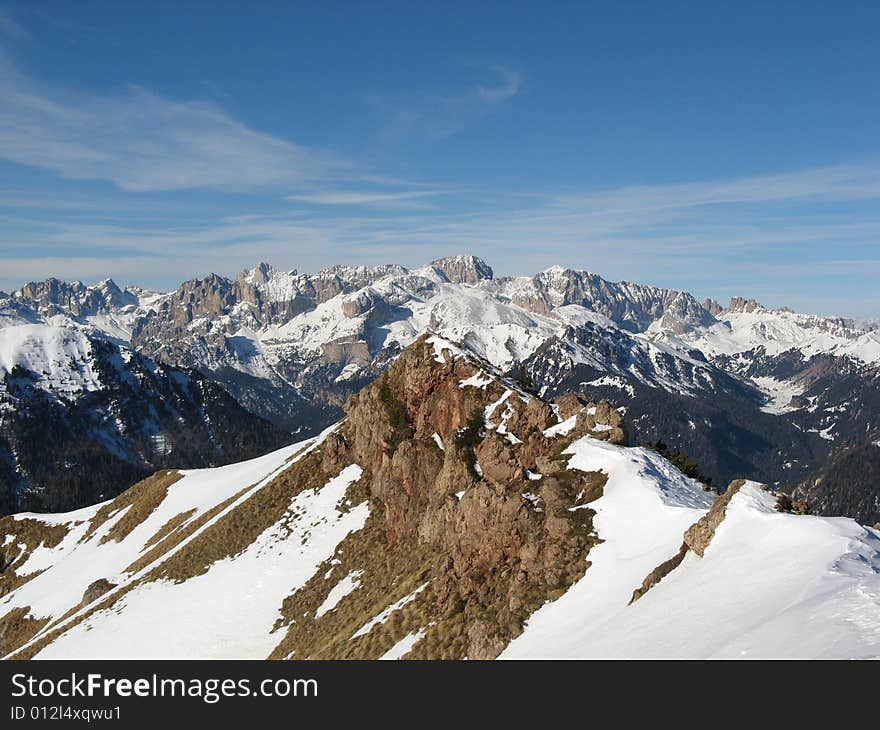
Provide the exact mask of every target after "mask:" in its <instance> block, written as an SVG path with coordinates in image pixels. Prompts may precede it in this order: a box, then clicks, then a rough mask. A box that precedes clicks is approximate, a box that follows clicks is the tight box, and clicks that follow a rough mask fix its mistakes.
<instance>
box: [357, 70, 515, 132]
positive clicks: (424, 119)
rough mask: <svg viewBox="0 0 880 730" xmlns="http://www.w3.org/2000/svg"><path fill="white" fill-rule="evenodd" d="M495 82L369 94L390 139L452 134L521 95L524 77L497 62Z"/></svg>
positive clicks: (493, 79) (374, 109)
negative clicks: (435, 90) (440, 90)
mask: <svg viewBox="0 0 880 730" xmlns="http://www.w3.org/2000/svg"><path fill="white" fill-rule="evenodd" d="M490 71H491V74H492V82H491V83H482V84H475V85H471V86H470V87H469V88H467V89H464V90H461V91H458V92H448V93H428V94H403V95H386V94H372V95H368V96H367V97H366V98H367V102H368V103H369V105H370V107H371V108H372V109H373V112H374V114H375V115H376V117H377V118H378V119H379V120H380V125H381V126H382V128H383V130H382V134H383V136H384V137H385V139H386V140H391V141H396V140H399V139H401V138H405V137H411V136H425V137H429V138H443V137H450V136H452V135H453V134H455V133H456V132H459V131H461V130H462V129H464V128H465V127H466V126H467V125H468V124H471V123H473V122H475V121H477V120H479V119H481V118H482V117H484V116H486V115H487V114H489V113H491V112H493V111H494V110H495V109H497V108H498V107H499V106H500V105H501V104H503V103H504V102H506V101H507V100H509V99H512V98H513V97H515V96H517V95H518V94H519V93H520V90H521V88H522V77H521V76H520V74H519V73H518V72H516V71H513V70H511V69H509V68H506V67H504V66H493V67H492V68H491V69H490Z"/></svg>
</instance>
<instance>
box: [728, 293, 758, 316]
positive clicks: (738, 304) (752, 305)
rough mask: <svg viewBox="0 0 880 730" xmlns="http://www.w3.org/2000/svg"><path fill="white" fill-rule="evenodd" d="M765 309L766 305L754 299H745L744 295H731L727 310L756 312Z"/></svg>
mask: <svg viewBox="0 0 880 730" xmlns="http://www.w3.org/2000/svg"><path fill="white" fill-rule="evenodd" d="M759 309H764V306H763V305H762V304H761V303H760V302H758V301H756V300H754V299H743V298H742V297H731V298H730V304H728V305H727V309H726V310H725V311H727V312H745V313H747V314H748V313H751V312H756V311H758V310H759Z"/></svg>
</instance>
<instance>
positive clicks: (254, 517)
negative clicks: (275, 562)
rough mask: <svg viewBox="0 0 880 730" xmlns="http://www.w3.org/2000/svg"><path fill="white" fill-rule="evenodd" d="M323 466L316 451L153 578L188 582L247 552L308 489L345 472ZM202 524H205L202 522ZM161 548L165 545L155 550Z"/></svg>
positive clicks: (189, 545) (196, 540)
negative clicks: (215, 564) (332, 470)
mask: <svg viewBox="0 0 880 730" xmlns="http://www.w3.org/2000/svg"><path fill="white" fill-rule="evenodd" d="M321 462H322V459H321V451H320V450H315V451H312V452H311V453H309V454H307V455H306V456H304V457H302V458H301V459H300V460H299V461H297V462H294V463H293V464H291V466H289V467H288V468H287V469H285V470H284V471H283V472H281V473H280V474H278V475H277V476H276V477H275V478H274V479H272V481H270V482H269V483H268V484H266V485H265V486H263V487H260V489H258V490H257V491H256V492H254V493H253V494H252V495H251V496H250V497H248V498H247V499H246V500H245V501H244V502H242V503H241V504H240V505H238V506H236V507H235V508H234V509H232V510H231V511H230V512H228V513H227V514H225V515H223V516H222V517H221V518H220V519H219V520H217V522H216V523H215V524H214V525H212V526H211V528H210V529H209V530H205V531H204V532H202V533H201V534H199V535H198V536H196V537H195V538H194V539H193V540H191V541H190V542H189V543H187V544H186V545H185V546H184V547H183V548H182V549H180V550H178V551H177V552H176V553H175V554H174V555H172V556H171V557H170V558H168V560H166V561H164V562H163V563H162V564H161V565H159V566H157V568H156V569H155V570H153V571H152V572H151V573H150V575H149V578H150V579H153V580H156V579H161V578H167V579H169V580H174V581H184V580H187V579H188V578H192V577H194V576H197V575H202V574H203V573H206V572H207V571H208V568H209V567H210V566H211V565H212V564H213V563H215V562H217V561H218V560H223V559H224V558H230V557H233V556H235V555H238V554H239V553H241V552H242V551H244V550H245V549H246V548H247V547H248V546H249V545H251V544H252V543H253V542H254V540H256V538H257V537H258V536H259V535H260V533H262V532H263V531H264V530H266V529H267V528H268V527H270V526H272V525H274V524H275V523H277V522H278V521H279V520H281V519H282V518H283V517H284V515H285V513H286V512H287V510H288V508H289V507H290V502H291V499H293V497H295V496H296V495H297V494H299V493H300V492H303V491H305V490H307V489H320V488H321V487H323V486H324V485H325V484H326V483H327V481H328V480H329V478H330V476H336V474H338V473H339V472H340V471H342V468H343V467H342V466H340V467H339V468H338V469H337V471H336V474H333V475H328V474H326V473H325V472H324V471H323V469H322V466H321ZM198 522H204V520H201V519H200V520H198ZM191 527H192V529H190V528H191ZM195 529H197V528H195V527H193V525H192V524H190V525H187V526H186V527H185V528H184V529H183V530H179V531H178V533H175V534H173V535H172V536H171V537H172V538H177V537H178V534H179V533H183V532H186V533H189V534H191V533H192V532H193V531H194V530H195ZM167 539H168V538H166V540H167ZM180 539H182V537H181V538H180ZM178 541H179V540H178ZM159 547H162V544H160V545H159V546H157V548H154V550H155V549H158V548H159Z"/></svg>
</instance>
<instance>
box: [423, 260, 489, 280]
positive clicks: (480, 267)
mask: <svg viewBox="0 0 880 730" xmlns="http://www.w3.org/2000/svg"><path fill="white" fill-rule="evenodd" d="M429 266H431V267H432V268H434V269H435V270H437V271H438V272H440V273H442V274H443V276H444V277H446V280H447V281H449V282H450V283H452V284H477V283H479V282H481V281H485V280H489V279H492V276H493V272H492V267H491V266H489V264H487V263H486V262H485V261H483V259H481V258H479V257H478V256H473V255H471V254H465V255H459V256H447V257H445V258H440V259H436V260H434V261H432V262H431V263H430V264H429Z"/></svg>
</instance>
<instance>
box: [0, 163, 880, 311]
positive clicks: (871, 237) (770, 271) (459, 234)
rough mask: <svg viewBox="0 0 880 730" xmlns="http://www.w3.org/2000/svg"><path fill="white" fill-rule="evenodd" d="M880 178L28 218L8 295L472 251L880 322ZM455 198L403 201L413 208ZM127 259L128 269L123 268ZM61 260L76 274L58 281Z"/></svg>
mask: <svg viewBox="0 0 880 730" xmlns="http://www.w3.org/2000/svg"><path fill="white" fill-rule="evenodd" d="M878 180H880V164H871V163H866V164H863V165H850V166H835V167H817V168H810V169H806V170H803V171H801V172H786V173H780V174H774V175H761V176H751V177H742V178H734V179H729V180H720V181H719V180H714V181H707V182H692V183H686V184H670V185H651V186H638V187H623V188H618V189H614V190H599V191H584V192H580V193H565V194H549V193H540V192H538V193H535V194H534V195H530V196H522V195H511V196H504V195H503V194H499V193H496V194H495V196H494V198H493V201H492V203H493V204H492V205H491V206H477V207H476V208H471V209H469V210H462V209H457V208H456V207H455V206H454V205H451V204H450V205H444V206H443V207H436V208H430V209H422V210H420V209H413V210H405V211H397V210H395V211H388V210H383V209H382V207H381V205H378V201H379V200H380V199H381V198H383V197H386V196H384V195H382V194H379V193H372V192H369V191H368V190H348V191H345V192H343V191H330V192H327V191H324V192H314V193H308V194H303V195H296V196H293V197H294V198H297V199H299V198H307V199H308V200H310V201H311V202H312V203H313V205H310V206H297V207H296V208H295V209H285V208H284V206H283V201H281V202H280V203H279V207H277V208H275V209H274V210H273V211H271V212H262V213H261V212H254V211H253V210H248V209H247V208H246V206H247V205H248V203H247V202H246V201H242V202H240V203H239V205H240V206H241V207H240V208H239V210H237V211H232V210H224V211H223V213H222V215H221V214H219V213H218V214H216V215H211V214H207V215H200V216H193V217H191V218H188V219H180V220H177V221H174V220H153V219H152V218H144V220H147V221H148V222H147V223H141V224H140V225H133V224H132V223H131V222H130V219H129V218H127V217H126V216H125V215H120V217H119V218H118V219H117V220H113V219H112V218H111V219H108V218H106V217H105V216H101V217H98V216H97V215H96V216H95V217H94V218H93V219H86V218H84V217H83V218H80V219H79V220H72V219H71V218H70V217H69V216H66V214H65V213H64V211H60V212H58V213H57V215H56V219H55V220H54V221H53V220H47V216H48V215H49V214H48V213H47V212H46V211H42V212H41V215H40V216H39V217H37V215H36V214H35V213H29V212H28V209H27V208H24V209H20V210H19V212H18V213H17V214H16V215H15V216H7V217H6V218H4V219H3V221H2V225H0V250H4V251H6V252H9V253H10V255H9V256H7V257H6V258H5V260H4V269H5V270H4V275H3V276H2V277H0V288H3V287H11V286H13V285H14V286H18V285H20V283H22V282H23V281H24V280H25V279H28V278H42V277H45V276H46V275H48V274H50V273H54V274H56V275H63V276H71V275H80V276H84V277H86V278H102V277H103V276H106V275H108V274H109V275H113V276H118V277H121V278H122V280H123V281H133V282H141V283H146V284H153V285H156V284H159V285H163V286H170V285H173V284H176V283H177V281H176V280H177V279H179V278H184V277H187V276H192V275H200V274H205V273H207V272H208V271H209V270H215V271H218V272H220V273H232V272H234V271H236V270H238V269H240V268H243V267H245V266H252V265H254V263H255V262H256V261H258V260H269V261H271V262H273V263H275V264H276V265H278V266H281V267H286V268H292V267H297V268H300V269H301V270H303V269H305V270H315V269H317V268H320V267H322V266H326V265H329V264H332V263H341V262H345V263H370V262H373V263H375V262H377V261H394V262H397V263H403V264H404V265H418V264H421V263H424V262H426V261H428V260H430V259H432V258H435V257H436V256H439V255H445V254H448V253H457V252H461V251H471V252H474V253H477V254H479V255H482V256H484V257H485V258H487V259H488V260H489V262H490V263H492V264H493V265H494V266H495V267H496V270H497V271H498V273H499V274H502V273H507V274H521V273H528V272H534V271H537V270H540V269H543V268H546V267H547V266H549V265H550V264H553V263H560V264H563V265H566V266H571V267H574V268H585V269H590V270H593V271H597V272H599V273H601V274H603V275H605V276H608V277H610V278H625V279H629V280H636V281H639V280H641V281H645V282H650V283H655V284H663V285H667V286H674V287H678V288H686V289H690V290H692V291H695V293H697V294H700V295H709V296H715V297H717V298H719V299H723V298H724V297H726V296H730V295H732V294H748V295H752V296H757V297H759V298H761V297H764V296H765V294H766V293H767V292H770V293H771V294H774V293H775V295H776V296H778V298H779V300H778V301H774V300H772V299H771V300H768V301H767V302H766V303H768V304H771V305H782V304H788V305H790V306H794V307H799V308H801V309H803V310H805V311H822V310H823V309H824V310H825V313H833V312H835V311H837V312H838V313H840V312H841V311H842V313H845V314H865V315H873V316H876V313H877V312H876V301H875V302H874V303H873V304H872V302H871V300H870V297H869V298H866V297H865V295H864V294H863V293H862V294H859V293H858V292H864V291H870V289H871V284H870V283H869V282H870V281H872V280H873V278H875V277H876V271H877V269H876V260H877V257H876V250H877V243H876V242H877V241H878V240H880V208H878V207H877V205H876V204H875V202H876V201H877V200H880V186H878V185H877V182H878ZM443 190H445V189H443V188H439V187H438V188H433V189H428V190H417V189H408V190H406V191H402V192H399V193H391V194H388V197H394V196H395V195H397V196H403V197H404V200H402V201H401V202H406V201H407V199H408V197H407V196H414V195H416V193H425V194H426V195H435V194H439V193H440V192H441V191H443ZM484 194H486V193H484ZM418 199H419V198H415V200H418ZM374 202H375V203H376V204H375V205H374ZM346 206H352V209H351V210H348V209H346ZM359 207H363V208H365V209H361V210H359V209H358V208H359ZM25 244H26V245H25ZM112 247H116V248H117V249H118V250H120V251H125V252H127V256H124V257H123V256H115V257H111V256H108V255H107V253H106V252H107V251H108V250H109V249H110V248H112ZM25 249H27V250H25ZM52 262H56V263H58V264H59V266H61V268H60V269H58V270H54V269H51V270H50V269H47V266H50V264H51V263H52ZM62 262H64V263H63V264H62ZM73 272H82V273H80V274H73ZM169 272H174V274H173V275H170V274H169ZM184 272H185V273H184ZM169 276H170V277H171V278H169ZM847 302H849V304H847ZM826 303H827V307H826ZM841 308H843V309H841Z"/></svg>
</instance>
